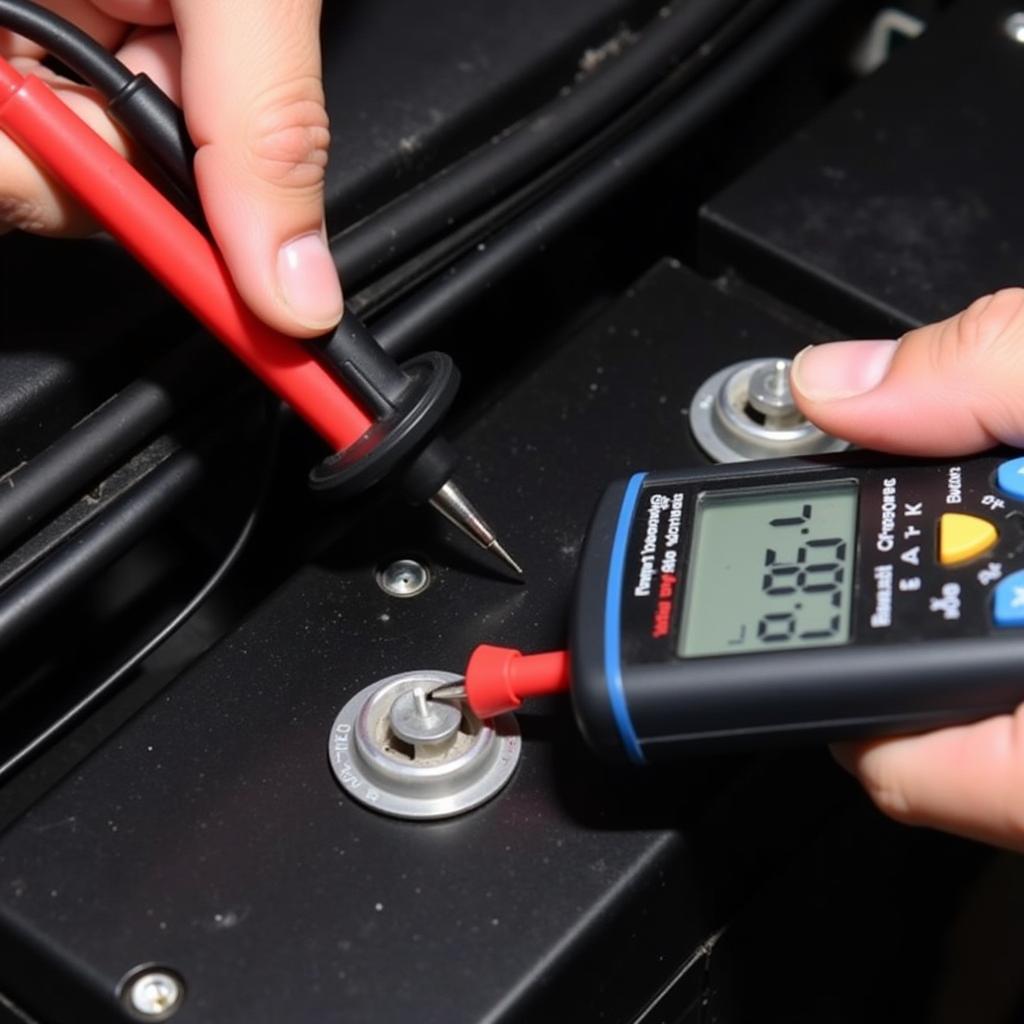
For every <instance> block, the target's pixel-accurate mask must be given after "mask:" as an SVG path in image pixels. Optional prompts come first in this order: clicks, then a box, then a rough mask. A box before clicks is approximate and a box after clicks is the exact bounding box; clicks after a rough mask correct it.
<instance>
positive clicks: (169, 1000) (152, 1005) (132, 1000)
mask: <svg viewBox="0 0 1024 1024" xmlns="http://www.w3.org/2000/svg"><path fill="white" fill-rule="evenodd" d="M184 995H185V988H184V986H183V985H182V983H181V981H180V979H178V978H177V977H175V976H174V975H173V974H171V973H169V972H168V971H164V970H151V971H146V972H145V974H140V975H139V976H138V977H137V978H135V979H134V981H132V982H131V984H130V985H129V987H128V992H127V999H128V1005H129V1006H130V1007H131V1008H132V1009H133V1010H134V1011H135V1012H136V1013H137V1014H139V1015H140V1016H141V1017H145V1018H146V1019H147V1020H166V1019H167V1018H168V1017H170V1016H171V1014H172V1013H174V1012H175V1010H177V1009H178V1007H179V1006H180V1005H181V1001H182V999H183V998H184Z"/></svg>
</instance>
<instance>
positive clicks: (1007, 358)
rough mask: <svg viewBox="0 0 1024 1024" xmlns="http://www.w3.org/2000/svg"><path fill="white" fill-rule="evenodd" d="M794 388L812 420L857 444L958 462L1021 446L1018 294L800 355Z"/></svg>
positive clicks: (1023, 361)
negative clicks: (998, 447) (900, 333)
mask: <svg viewBox="0 0 1024 1024" xmlns="http://www.w3.org/2000/svg"><path fill="white" fill-rule="evenodd" d="M791 383H792V388H793V394H794V397H795V398H796V401H797V404H798V405H799V406H800V409H801V410H802V411H803V413H804V415H806V416H807V417H808V419H810V420H812V421H813V422H814V423H816V424H817V425H818V426H819V427H821V428H822V429H823V430H824V431H826V432H827V433H830V434H834V435H836V436H839V437H843V438H847V439H848V440H850V441H853V442H854V443H855V444H859V445H863V446H865V447H868V448H877V449H880V450H883V451H890V452H898V453H904V454H917V455H962V454H966V453H968V452H971V451H978V450H980V449H983V448H988V447H991V446H992V445H993V444H995V443H997V442H1002V443H1004V444H1009V445H1012V446H1015V447H1024V290H1022V289H1019V288H1010V289H1006V290H1004V291H1000V292H996V293H995V294H994V295H987V296H985V297H984V298H981V299H978V300H977V302H975V303H973V304H972V305H971V306H970V307H969V308H967V309H966V310H964V311H963V312H962V313H959V314H957V315H956V316H954V317H950V319H948V320H944V321H942V322H941V323H937V324H932V325H930V326H928V327H921V328H919V329H918V330H914V331H911V332H910V333H909V334H906V335H904V337H903V338H902V339H901V340H900V341H898V342H897V341H846V342H833V343H830V344H826V345H820V346H814V347H812V348H808V349H805V350H804V351H803V352H801V353H800V355H799V356H797V358H796V360H795V362H794V364H793V372H792V382H791Z"/></svg>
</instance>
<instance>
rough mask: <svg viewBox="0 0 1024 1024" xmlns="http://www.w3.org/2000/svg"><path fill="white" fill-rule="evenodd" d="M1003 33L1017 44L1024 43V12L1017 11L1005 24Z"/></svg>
mask: <svg viewBox="0 0 1024 1024" xmlns="http://www.w3.org/2000/svg"><path fill="white" fill-rule="evenodd" d="M1003 31H1004V32H1005V33H1006V34H1007V35H1008V36H1009V37H1010V38H1011V39H1012V40H1013V41H1014V42H1015V43H1024V11H1015V12H1014V13H1013V14H1011V15H1010V16H1009V17H1008V18H1007V19H1006V21H1004V22H1003Z"/></svg>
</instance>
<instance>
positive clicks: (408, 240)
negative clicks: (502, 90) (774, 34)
mask: <svg viewBox="0 0 1024 1024" xmlns="http://www.w3.org/2000/svg"><path fill="white" fill-rule="evenodd" d="M744 6H746V0H686V2H676V3H673V4H670V5H666V6H665V7H663V8H661V10H660V11H659V12H658V13H657V14H655V15H654V17H653V18H652V19H651V20H650V21H649V22H648V23H647V24H646V25H644V26H643V27H642V28H641V29H640V30H639V32H638V34H637V38H636V39H635V40H634V41H632V42H630V43H628V44H627V46H626V48H625V49H624V51H623V52H621V53H620V54H618V55H617V56H615V57H610V58H606V59H605V61H604V62H603V64H601V65H599V66H598V67H597V68H596V69H595V70H594V71H592V72H590V73H589V74H587V75H586V76H585V77H584V78H583V79H582V80H581V81H579V82H578V83H576V84H575V85H573V86H572V87H571V88H570V89H569V91H568V92H567V93H566V94H564V95H559V96H558V97H556V98H555V99H553V100H551V101H549V102H548V103H546V104H545V105H543V106H542V107H540V108H539V109H538V110H536V111H534V112H533V113H531V114H530V115H529V117H528V118H527V119H526V120H524V121H522V122H521V123H519V124H518V125H515V126H513V127H512V128H510V129H508V130H507V131H505V132H504V133H502V134H501V135H499V136H497V137H496V138H495V139H494V140H493V141H491V142H489V143H488V144H487V145H485V146H483V147H481V148H480V149H477V150H475V151H473V152H472V153H470V154H468V155H467V156H465V157H463V158H462V159H461V160H459V161H458V162H456V163H454V164H452V165H450V166H449V167H446V168H445V169H444V170H442V171H440V172H439V173H438V174H436V175H435V176H434V177H433V178H431V179H429V180H428V181H426V182H424V183H422V184H420V185H417V186H415V187H414V188H413V189H412V190H410V191H409V192H407V193H405V194H404V195H402V196H400V197H398V198H397V199H395V200H393V201H392V202H390V203H388V204H387V205H385V206H383V207H382V208H381V209H380V210H377V211H375V212H374V213H372V214H370V215H369V216H368V217H366V218H364V219H363V220H361V221H359V222H357V223H356V224H354V225H352V226H350V227H348V228H345V229H344V230H343V231H341V232H340V233H338V234H336V235H335V236H334V237H333V238H332V239H331V251H332V254H333V256H334V261H335V264H336V265H337V266H338V268H339V269H340V271H341V273H342V275H343V278H344V280H345V284H346V287H347V288H349V289H350V290H351V291H352V292H353V293H354V292H355V291H357V290H359V289H360V288H362V287H363V286H364V285H365V284H366V283H367V282H368V281H369V280H371V279H373V278H376V277H378V276H380V275H381V274H384V273H387V272H388V271H390V270H392V269H394V267H396V266H397V265H398V264H399V263H401V262H402V261H404V260H406V259H408V258H409V257H410V256H411V255H412V254H413V253H414V252H416V251H417V250H418V249H420V248H421V247H423V246H424V245H426V244H427V243H429V242H430V241H432V240H433V239H435V238H437V237H439V236H441V235H443V234H446V233H447V232H448V231H449V230H450V229H451V226H452V223H453V222H458V221H461V220H464V219H465V218H466V217H467V216H470V215H471V214H473V213H474V212H476V211H478V210H480V209H482V208H484V207H486V206H487V205H488V204H489V203H491V202H493V201H494V200H495V198H496V197H498V196H500V195H502V194H504V193H506V192H508V191H509V190H510V189H512V188H514V187H515V186H516V185H518V184H519V183H521V182H522V181H525V180H526V179H528V178H529V177H530V176H531V175H533V174H535V173H537V172H538V170H540V169H541V168H542V167H544V166H545V165H547V164H549V163H551V162H552V161H554V160H556V159H558V158H559V157H561V156H563V155H564V154H565V153H567V152H568V151H570V150H571V149H572V148H573V147H574V146H575V145H577V144H579V143H580V142H583V141H585V140H587V139H588V138H589V136H591V135H592V134H593V133H594V132H595V131H598V130H599V129H603V128H604V126H605V124H606V123H607V121H608V120H609V119H610V118H611V117H613V116H614V115H615V114H616V113H618V112H619V111H621V110H622V109H623V108H625V107H627V106H628V105H629V104H630V103H631V102H633V101H634V100H635V99H636V98H637V97H638V96H640V95H641V94H643V93H644V92H645V91H646V90H648V89H650V88H652V87H653V86H655V85H657V83H658V82H659V80H661V79H662V78H663V77H664V76H665V75H666V74H668V73H669V72H670V71H671V70H672V68H673V67H674V66H675V65H676V64H677V63H679V62H681V61H682V60H683V59H684V58H685V57H687V56H688V55H689V54H691V53H692V52H693V51H695V50H698V49H700V48H701V47H702V46H703V44H704V43H705V41H706V40H707V38H708V36H709V35H710V34H711V33H712V32H713V31H715V30H716V29H717V28H718V27H719V26H720V25H721V24H723V23H724V22H725V21H726V20H727V19H728V18H730V17H731V16H732V15H733V14H734V13H735V12H736V11H737V9H739V8H741V7H744Z"/></svg>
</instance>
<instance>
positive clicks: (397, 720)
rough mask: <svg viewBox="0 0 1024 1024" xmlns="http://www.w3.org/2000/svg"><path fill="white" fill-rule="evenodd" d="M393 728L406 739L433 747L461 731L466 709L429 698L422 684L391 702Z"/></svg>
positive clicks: (412, 742)
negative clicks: (463, 714) (460, 727)
mask: <svg viewBox="0 0 1024 1024" xmlns="http://www.w3.org/2000/svg"><path fill="white" fill-rule="evenodd" d="M390 721H391V731H392V732H393V733H394V734H395V735H396V736H397V737H398V738H399V739H400V740H402V741H404V742H405V743H411V744H413V746H416V747H420V746H424V747H428V748H433V747H436V746H437V745H439V744H442V743H447V742H448V741H449V740H451V739H452V738H453V737H454V736H455V734H456V733H457V732H458V731H459V726H460V725H461V724H462V712H461V711H460V710H459V709H458V708H457V707H455V706H454V705H452V704H445V703H443V702H441V701H437V700H427V692H426V690H424V689H423V687H422V686H417V687H415V688H414V689H413V690H412V691H407V692H405V693H402V694H399V696H398V697H396V698H395V703H394V704H392V705H391V715H390Z"/></svg>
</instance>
